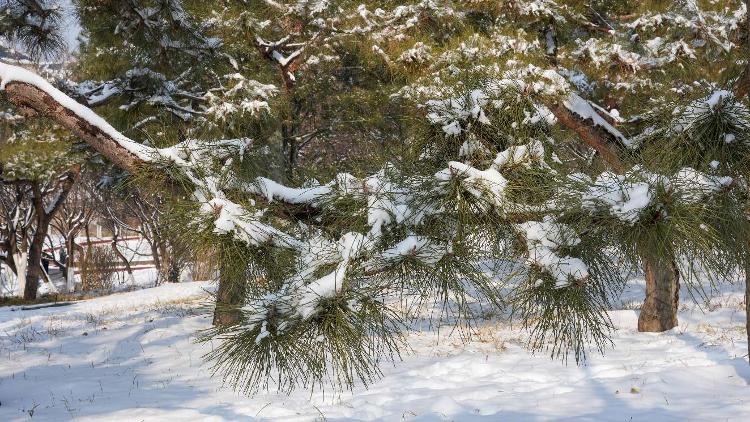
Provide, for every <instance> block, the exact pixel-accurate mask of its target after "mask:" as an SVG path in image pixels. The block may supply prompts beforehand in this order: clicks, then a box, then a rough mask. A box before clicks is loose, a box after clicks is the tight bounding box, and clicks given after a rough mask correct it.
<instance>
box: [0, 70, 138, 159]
mask: <svg viewBox="0 0 750 422" xmlns="http://www.w3.org/2000/svg"><path fill="white" fill-rule="evenodd" d="M0 79H2V85H0V88H1V89H2V90H3V93H4V95H5V98H7V100H8V101H10V102H11V103H13V104H14V105H16V106H17V107H19V108H20V109H21V111H22V112H24V114H26V115H28V116H31V115H39V116H45V117H49V118H50V119H52V120H54V121H56V122H57V123H59V124H60V125H61V126H63V127H65V128H66V129H68V130H70V131H71V132H73V133H74V134H75V135H76V136H78V137H79V138H81V140H83V141H84V142H86V143H87V144H88V145H90V146H91V147H92V148H94V149H95V150H96V151H98V152H99V153H101V154H102V155H104V156H105V157H106V158H107V159H108V160H109V161H111V162H112V163H113V164H114V165H116V166H117V167H120V168H122V169H123V170H126V171H129V172H131V173H132V172H136V171H137V170H138V168H139V167H140V166H141V165H143V164H144V163H145V162H146V161H148V155H149V154H150V152H151V148H148V147H146V146H144V145H140V144H138V143H136V142H134V141H132V140H130V139H128V138H127V137H126V136H124V135H122V134H121V133H120V132H118V131H117V130H115V129H114V128H113V127H112V126H110V125H109V124H108V123H107V122H106V121H104V119H102V118H101V117H99V116H98V115H96V114H95V113H94V112H93V111H91V110H90V109H89V108H88V107H86V106H83V105H81V104H79V103H78V102H76V101H75V100H73V99H72V98H70V97H68V96H67V95H65V94H63V93H62V92H61V91H59V90H58V89H57V88H54V87H53V86H52V85H50V84H49V83H48V82H47V81H45V80H44V79H43V78H41V77H40V76H38V75H36V74H34V73H32V72H30V71H28V70H26V69H23V68H20V67H17V66H12V65H8V64H5V63H0Z"/></svg>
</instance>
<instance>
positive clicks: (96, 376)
mask: <svg viewBox="0 0 750 422" xmlns="http://www.w3.org/2000/svg"><path fill="white" fill-rule="evenodd" d="M211 288H213V287H212V285H211V284H210V283H201V282H194V283H182V284H168V285H162V286H160V287H157V288H153V289H144V290H139V291H134V292H128V293H117V294H114V295H110V296H106V297H101V298H97V299H93V300H89V301H85V302H80V303H76V304H74V305H71V306H67V307H57V308H45V309H37V310H25V311H24V310H20V309H17V308H7V307H6V308H0V421H22V420H29V419H31V420H33V421H37V420H40V421H65V420H76V421H185V420H191V421H240V420H243V421H245V420H283V421H306V420H332V421H344V420H382V421H397V420H413V421H416V420H419V421H433V420H435V421H440V420H455V421H472V420H488V421H500V420H502V421H515V420H552V419H554V420H597V421H600V420H611V421H641V420H648V421H654V420H659V421H664V420H675V421H677V420H679V421H684V420H696V421H699V420H700V421H703V420H737V421H741V420H750V387H749V386H748V383H749V382H750V366H748V364H747V361H746V359H747V358H746V350H747V342H746V340H745V334H744V321H745V314H744V312H743V307H742V306H743V305H742V293H741V286H736V287H731V286H730V287H728V288H727V289H724V290H725V291H723V292H722V293H721V294H717V295H716V296H715V297H714V298H713V299H712V300H711V301H710V302H709V303H702V304H701V306H697V305H694V304H692V303H691V302H690V300H689V299H687V298H686V300H684V301H683V302H684V303H685V305H683V310H682V311H681V312H680V326H679V328H677V329H675V330H672V331H670V332H666V333H660V334H643V333H637V332H636V331H635V327H636V319H637V311H634V310H628V309H622V310H617V311H613V312H612V318H613V320H614V322H615V323H616V325H617V327H618V330H617V332H616V333H615V336H614V342H615V348H614V349H611V350H608V351H607V353H606V356H600V355H591V356H590V358H589V360H588V362H587V363H586V364H585V365H582V366H576V365H575V364H574V363H572V362H571V363H568V364H567V365H565V364H563V363H560V362H559V361H552V360H550V359H549V358H548V357H547V356H545V355H536V356H534V355H531V354H529V353H528V352H527V351H526V350H525V349H524V347H523V344H524V340H525V334H524V333H523V332H522V331H520V330H518V329H517V328H516V327H510V326H508V325H507V323H505V322H498V321H485V322H484V323H483V325H482V326H481V327H480V328H479V330H478V332H477V333H476V335H475V336H474V338H473V339H472V340H471V341H469V342H466V343H463V342H462V341H461V340H460V339H459V338H458V336H457V335H455V334H454V335H451V334H450V330H447V329H444V330H441V331H440V334H437V332H436V331H435V330H430V331H424V332H416V333H413V334H410V335H409V337H408V338H409V343H410V344H411V346H412V348H413V352H412V353H409V354H405V355H404V359H403V362H397V363H396V364H395V365H394V366H387V367H385V368H384V372H385V377H384V378H383V379H382V380H380V381H379V382H376V383H374V384H373V385H371V386H370V388H369V389H365V388H364V387H357V388H356V389H355V391H354V392H347V393H335V392H332V391H326V392H314V393H312V394H311V393H310V392H305V391H297V392H294V393H292V394H291V395H289V396H286V395H281V394H275V393H272V392H271V393H269V392H264V393H259V394H256V395H255V396H253V397H244V396H242V395H239V394H237V393H235V392H233V391H232V390H231V389H229V388H227V387H223V386H222V383H221V380H219V379H216V378H212V377H211V376H210V373H209V368H208V366H207V365H206V364H205V363H204V362H203V360H202V358H201V356H202V355H203V354H204V353H205V352H206V351H207V350H209V348H210V345H209V344H198V343H195V342H194V340H195V337H196V333H197V332H198V331H199V330H201V329H203V328H206V327H208V326H209V324H210V322H211V318H210V315H208V314H206V313H205V308H204V305H205V304H206V299H207V294H206V292H205V290H206V289H211ZM641 291H642V282H639V281H638V280H636V281H634V282H633V283H632V285H631V287H630V290H629V292H628V293H626V295H625V296H624V300H623V306H621V307H622V308H632V303H637V302H638V300H639V295H640V292H641Z"/></svg>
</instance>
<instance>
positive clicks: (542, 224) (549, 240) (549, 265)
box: [516, 217, 589, 287]
mask: <svg viewBox="0 0 750 422" xmlns="http://www.w3.org/2000/svg"><path fill="white" fill-rule="evenodd" d="M516 228H517V229H518V230H519V231H520V232H522V233H523V234H525V236H526V246H527V249H528V256H527V258H526V264H527V265H535V266H538V267H540V268H541V269H543V270H545V271H546V272H548V273H549V274H550V275H551V276H552V277H553V278H554V279H555V286H556V287H566V286H568V285H569V284H570V282H571V280H585V279H586V278H587V277H588V275H589V269H588V267H587V266H586V264H585V263H584V262H583V261H581V260H580V259H578V258H574V257H570V256H561V255H559V254H558V253H557V251H558V249H560V248H562V247H571V246H575V245H577V244H578V243H580V242H581V239H579V238H578V236H576V234H575V232H574V231H573V230H572V229H571V228H570V227H568V226H566V225H564V224H559V223H556V222H555V221H554V220H553V219H552V218H551V217H544V221H527V222H525V223H523V224H517V225H516Z"/></svg>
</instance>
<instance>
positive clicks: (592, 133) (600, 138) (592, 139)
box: [550, 0, 750, 172]
mask: <svg viewBox="0 0 750 422" xmlns="http://www.w3.org/2000/svg"><path fill="white" fill-rule="evenodd" d="M748 1H750V0H748ZM550 110H551V111H552V114H554V115H555V117H557V120H558V121H560V123H562V124H563V125H565V126H566V127H567V128H568V129H571V130H572V131H574V132H575V133H577V134H578V136H580V137H581V139H582V140H583V141H584V142H586V143H587V144H588V145H589V146H591V147H592V148H594V149H595V150H596V151H597V152H598V153H599V154H600V155H601V157H602V158H603V159H604V160H605V161H606V162H607V163H608V164H609V165H610V166H611V167H612V169H613V170H615V171H616V172H622V170H623V165H622V161H621V160H620V154H619V150H618V148H617V146H616V145H615V144H614V143H613V142H611V141H610V137H609V135H608V134H606V132H605V131H604V130H602V129H600V128H598V127H596V126H592V125H589V124H587V123H586V121H584V120H583V119H581V118H580V117H578V116H576V115H575V114H574V113H573V112H571V111H570V110H568V108H567V107H565V106H564V105H562V104H559V103H558V104H555V105H553V106H552V107H550Z"/></svg>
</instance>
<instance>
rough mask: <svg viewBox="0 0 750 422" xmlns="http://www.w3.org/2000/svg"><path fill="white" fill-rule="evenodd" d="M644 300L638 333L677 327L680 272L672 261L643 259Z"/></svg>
mask: <svg viewBox="0 0 750 422" xmlns="http://www.w3.org/2000/svg"><path fill="white" fill-rule="evenodd" d="M643 267H644V271H645V275H646V300H645V301H644V302H643V307H642V308H641V314H640V316H639V317H638V331H640V332H661V331H666V330H670V329H672V328H674V327H676V326H677V308H678V305H679V299H680V271H679V270H678V269H677V265H676V264H675V262H674V261H669V262H664V261H661V260H657V259H644V263H643Z"/></svg>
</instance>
